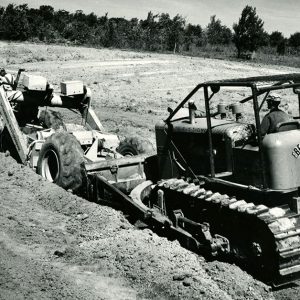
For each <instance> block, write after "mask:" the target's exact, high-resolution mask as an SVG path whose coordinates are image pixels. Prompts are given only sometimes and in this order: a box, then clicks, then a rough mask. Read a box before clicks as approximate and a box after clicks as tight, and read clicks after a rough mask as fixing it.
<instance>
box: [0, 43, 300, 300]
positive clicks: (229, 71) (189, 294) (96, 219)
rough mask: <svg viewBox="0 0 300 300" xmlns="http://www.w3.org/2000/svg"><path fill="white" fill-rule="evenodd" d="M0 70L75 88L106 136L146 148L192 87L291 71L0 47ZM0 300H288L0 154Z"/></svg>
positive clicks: (289, 292)
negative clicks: (86, 91) (85, 93)
mask: <svg viewBox="0 0 300 300" xmlns="http://www.w3.org/2000/svg"><path fill="white" fill-rule="evenodd" d="M0 54H1V57H2V58H3V64H4V65H5V66H6V67H7V69H8V70H12V71H16V70H17V68H19V67H25V68H26V69H27V70H28V71H29V72H31V73H34V74H39V73H40V74H41V75H43V76H45V77H47V78H48V80H49V82H51V83H52V84H54V86H55V88H57V89H58V88H59V82H61V81H63V80H72V79H74V80H78V79H81V80H83V81H84V82H85V83H86V84H87V85H89V86H91V88H92V91H93V95H94V96H93V107H94V108H95V110H96V112H97V114H98V115H99V117H100V118H101V121H102V122H103V124H104V126H105V127H106V128H107V130H108V131H111V132H115V133H117V134H119V135H121V136H125V135H128V134H139V135H142V136H144V137H147V138H149V140H151V141H152V142H153V143H154V139H155V137H154V124H155V123H156V122H157V121H158V120H160V119H162V118H163V117H165V116H166V109H167V107H168V106H172V107H174V106H175V105H176V103H178V102H179V101H180V100H182V99H183V97H184V96H186V94H187V93H188V92H189V91H190V90H191V89H192V88H193V87H194V86H195V85H196V84H197V83H200V82H202V81H206V80H211V79H221V78H233V77H244V76H252V75H253V76H254V75H259V74H261V75H263V74H277V73H281V72H284V73H286V72H296V71H297V69H292V68H286V67H284V68H283V67H278V66H277V67H274V68H272V67H270V66H259V65H255V64H251V63H245V64H242V63H236V62H226V61H221V60H209V59H202V58H190V57H181V56H175V55H158V54H147V53H134V52H125V51H116V50H103V49H101V50H97V49H89V48H73V47H63V46H45V45H33V44H15V43H13V44H6V43H0ZM0 207H1V209H0V224H1V231H0V249H1V250H0V299H61V298H67V299H74V298H75V299H77V298H78V299H193V298H195V299H272V298H273V297H274V296H275V298H277V299H298V298H299V294H300V289H299V287H297V286H295V287H293V288H292V287H290V288H287V289H284V290H280V291H276V292H275V293H274V294H273V293H272V292H270V287H268V286H266V285H264V284H262V283H261V282H258V281H256V280H255V279H253V278H252V277H251V276H249V275H248V274H246V273H245V272H243V271H241V270H240V269H239V268H238V267H236V266H234V265H229V264H226V263H221V262H206V261H205V260H204V259H203V258H202V257H201V256H198V255H196V254H193V253H191V252H189V251H187V250H185V249H183V248H181V247H180V246H179V244H178V243H177V242H170V241H168V240H166V239H164V238H160V237H158V236H157V235H156V234H155V233H152V232H151V231H149V230H143V231H141V230H137V229H135V228H134V227H133V226H132V225H131V224H130V223H129V222H128V221H127V220H126V218H125V217H124V216H123V214H122V213H121V212H119V211H116V210H114V209H111V208H109V207H104V206H99V205H97V204H94V203H89V202H87V201H85V200H84V199H81V198H78V197H76V196H74V195H72V194H70V193H67V192H65V191H63V190H62V189H60V188H58V187H56V186H54V185H52V184H50V183H48V182H46V181H44V180H43V179H42V178H41V177H39V176H38V175H36V174H34V173H33V172H32V171H31V170H29V169H28V168H26V167H22V166H20V165H18V164H16V162H15V161H13V160H12V159H11V158H10V157H5V156H4V155H3V154H0Z"/></svg>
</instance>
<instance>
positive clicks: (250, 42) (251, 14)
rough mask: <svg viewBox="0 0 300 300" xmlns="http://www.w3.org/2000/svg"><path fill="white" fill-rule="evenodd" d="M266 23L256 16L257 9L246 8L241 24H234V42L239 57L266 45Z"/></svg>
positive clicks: (240, 20)
mask: <svg viewBox="0 0 300 300" xmlns="http://www.w3.org/2000/svg"><path fill="white" fill-rule="evenodd" d="M263 26H264V22H263V21H262V20H261V19H260V18H259V16H258V15H257V14H256V8H253V7H251V6H248V5H247V6H246V7H245V8H244V9H243V11H242V15H241V17H240V19H239V22H238V23H237V24H236V23H235V24H233V30H234V35H233V41H234V43H235V46H236V48H237V55H238V57H240V55H241V53H242V52H246V51H251V52H253V51H256V50H257V49H258V48H259V47H260V46H261V45H262V44H263V43H264V28H263Z"/></svg>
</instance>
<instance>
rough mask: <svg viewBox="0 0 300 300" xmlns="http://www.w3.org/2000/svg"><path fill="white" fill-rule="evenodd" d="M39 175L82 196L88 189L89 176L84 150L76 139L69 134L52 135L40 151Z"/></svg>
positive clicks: (58, 133)
mask: <svg viewBox="0 0 300 300" xmlns="http://www.w3.org/2000/svg"><path fill="white" fill-rule="evenodd" d="M37 173H38V174H40V175H41V176H43V177H44V178H46V179H47V180H49V181H51V182H53V183H56V184H57V185H59V186H60V187H62V188H64V189H66V190H69V189H70V190H72V191H73V192H74V193H76V194H80V193H81V192H82V191H83V190H84V189H85V188H86V184H87V175H86V170H85V164H84V154H83V150H82V148H81V145H80V144H79V142H78V141H77V140H76V138H75V137H74V136H73V135H72V134H70V133H67V132H56V133H54V134H52V135H51V136H50V137H49V138H48V139H47V140H46V142H45V143H44V145H43V146H42V149H41V151H40V155H39V158H38V163H37Z"/></svg>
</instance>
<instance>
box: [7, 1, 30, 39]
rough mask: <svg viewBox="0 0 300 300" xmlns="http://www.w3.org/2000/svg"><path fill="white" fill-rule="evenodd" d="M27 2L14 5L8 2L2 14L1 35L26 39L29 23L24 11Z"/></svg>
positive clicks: (26, 9)
mask: <svg viewBox="0 0 300 300" xmlns="http://www.w3.org/2000/svg"><path fill="white" fill-rule="evenodd" d="M27 11H28V6H27V4H22V5H18V6H14V5H13V4H8V6H7V7H6V9H5V12H4V13H3V15H2V20H1V23H2V28H3V36H4V38H5V39H9V40H26V39H27V38H28V36H29V24H28V21H27V17H26V13H27Z"/></svg>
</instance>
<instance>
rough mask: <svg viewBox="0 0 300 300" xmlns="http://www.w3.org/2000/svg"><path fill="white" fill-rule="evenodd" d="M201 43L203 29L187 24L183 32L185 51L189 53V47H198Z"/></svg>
mask: <svg viewBox="0 0 300 300" xmlns="http://www.w3.org/2000/svg"><path fill="white" fill-rule="evenodd" d="M203 43H204V41H203V29H202V28H201V26H200V25H192V24H188V25H187V26H186V28H185V32H184V46H185V50H186V51H189V50H190V47H191V46H193V45H194V46H196V47H200V46H202V45H203Z"/></svg>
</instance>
